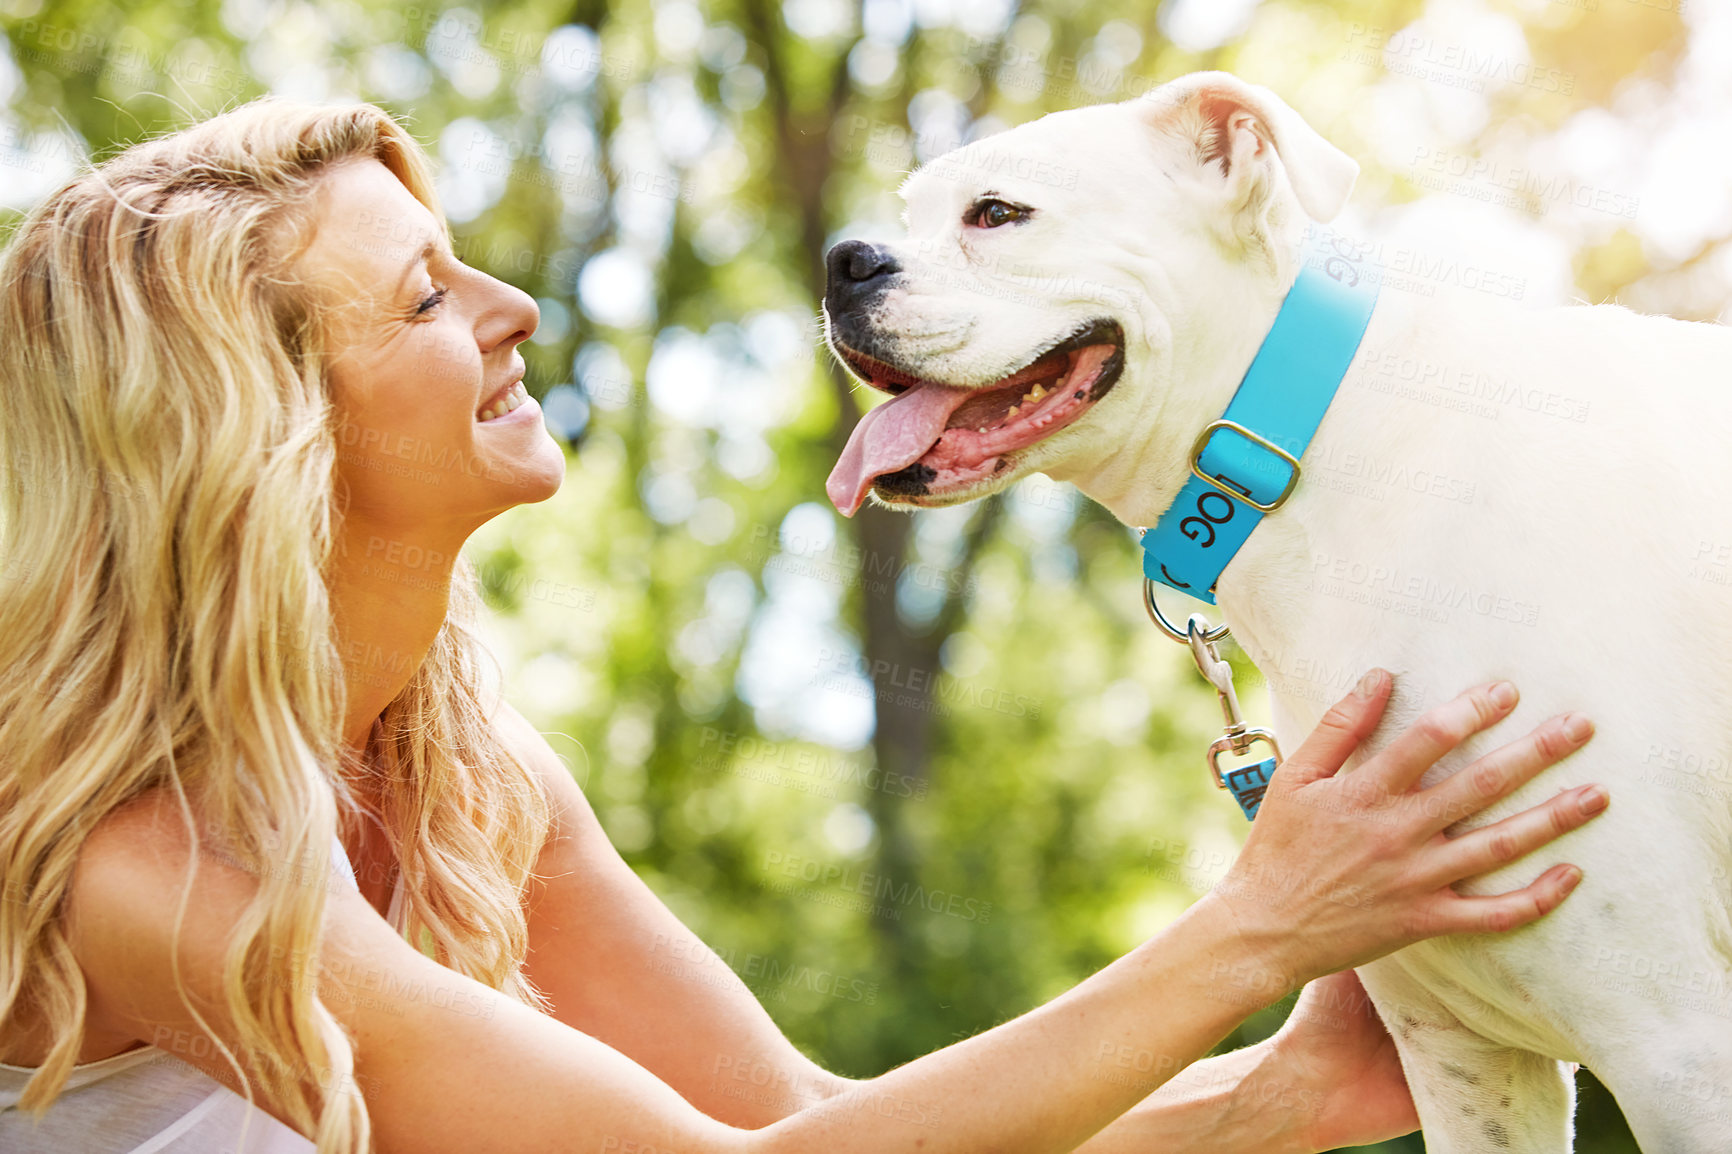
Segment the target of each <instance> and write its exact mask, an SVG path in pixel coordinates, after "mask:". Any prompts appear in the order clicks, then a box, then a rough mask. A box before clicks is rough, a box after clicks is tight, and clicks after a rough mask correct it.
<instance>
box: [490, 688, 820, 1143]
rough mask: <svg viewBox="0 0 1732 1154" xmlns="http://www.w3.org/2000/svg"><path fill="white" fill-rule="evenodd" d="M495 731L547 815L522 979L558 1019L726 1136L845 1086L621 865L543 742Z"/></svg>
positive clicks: (520, 732)
mask: <svg viewBox="0 0 1732 1154" xmlns="http://www.w3.org/2000/svg"><path fill="white" fill-rule="evenodd" d="M492 721H493V723H494V725H495V726H496V727H497V728H496V732H497V733H498V734H499V736H500V738H501V739H502V740H503V741H504V742H505V743H506V745H507V746H508V747H509V748H510V749H511V750H512V752H513V753H514V754H515V755H516V756H517V757H518V758H519V759H520V760H521V761H523V763H524V764H525V765H527V766H529V767H530V768H531V769H533V770H534V771H535V772H536V773H537V774H538V775H539V776H540V778H541V781H542V783H543V785H544V786H545V788H546V790H547V793H548V798H549V802H550V806H551V809H552V812H553V818H552V824H551V828H550V829H549V831H548V839H547V844H546V845H545V846H544V847H543V849H542V851H541V856H540V858H539V859H538V860H537V862H536V868H535V872H536V875H537V877H538V879H539V880H537V881H536V882H533V883H532V884H531V887H530V890H529V893H528V895H527V898H526V904H527V907H528V912H529V955H528V957H527V959H526V961H525V964H524V971H525V973H526V974H527V975H528V976H529V978H530V980H531V981H533V982H534V983H535V985H536V987H537V988H538V989H540V990H541V991H542V992H543V993H545V994H547V995H548V997H549V998H550V999H551V1000H552V1002H553V1004H554V1015H555V1016H556V1017H557V1018H558V1019H559V1020H560V1021H562V1022H564V1023H565V1024H567V1025H568V1026H572V1027H574V1028H576V1029H579V1030H582V1031H583V1032H584V1033H586V1034H589V1035H590V1036H591V1037H594V1038H597V1039H599V1040H601V1041H603V1042H606V1043H607V1044H608V1045H610V1046H612V1047H614V1048H615V1049H617V1050H619V1051H620V1052H621V1053H623V1054H626V1055H628V1056H629V1057H631V1058H632V1059H633V1060H634V1061H637V1062H639V1063H641V1064H642V1065H643V1066H645V1067H646V1068H648V1069H650V1070H653V1071H654V1072H655V1074H656V1075H657V1076H658V1077H659V1078H661V1079H662V1080H663V1081H664V1082H666V1083H667V1084H668V1085H669V1086H671V1087H673V1088H674V1089H675V1090H676V1091H678V1092H679V1094H680V1095H681V1096H682V1097H684V1098H685V1099H686V1100H687V1101H689V1102H691V1103H692V1104H693V1105H695V1106H697V1107H698V1108H699V1109H701V1110H703V1111H704V1112H705V1113H707V1114H709V1115H710V1116H711V1117H713V1118H718V1119H720V1120H722V1121H724V1122H728V1123H730V1124H732V1125H735V1126H742V1127H754V1126H763V1125H767V1124H768V1123H770V1122H773V1121H775V1120H776V1119H778V1118H783V1117H786V1116H787V1115H789V1114H792V1113H794V1112H795V1111H797V1110H800V1109H802V1108H803V1107H806V1106H809V1105H811V1104H812V1103H814V1102H817V1101H822V1100H823V1099H825V1098H827V1097H829V1096H831V1095H832V1094H835V1093H838V1092H840V1091H841V1090H843V1089H844V1088H846V1087H847V1086H849V1085H850V1084H851V1081H850V1079H847V1078H843V1077H840V1076H838V1075H835V1074H831V1073H830V1072H828V1071H827V1070H825V1069H824V1068H823V1067H821V1066H819V1065H818V1064H817V1063H816V1062H813V1061H812V1060H811V1059H810V1058H808V1057H806V1055H804V1054H802V1053H801V1052H800V1051H799V1049H798V1048H796V1047H795V1046H794V1044H793V1043H792V1042H790V1041H789V1040H788V1039H787V1037H786V1036H785V1035H784V1034H783V1033H782V1031H781V1030H780V1028H778V1027H777V1025H776V1023H775V1021H774V1020H773V1019H772V1018H771V1017H770V1015H769V1014H768V1013H767V1012H766V1011H765V1009H764V1007H763V1005H762V1003H760V1002H759V1001H758V999H757V998H756V997H755V996H754V995H753V994H752V991H751V990H750V989H749V988H747V986H746V983H745V982H744V981H742V980H741V979H740V977H739V976H738V974H736V973H735V972H734V970H733V969H732V968H731V967H730V966H729V965H728V964H727V963H726V962H725V961H723V960H722V958H721V957H720V956H719V955H717V953H716V951H714V950H713V949H711V948H710V947H709V946H708V945H706V944H705V943H704V942H703V940H702V939H700V938H699V937H698V936H697V935H696V934H695V933H693V932H692V931H691V930H689V929H687V928H686V926H685V924H684V923H682V922H681V921H680V920H679V918H678V917H676V916H675V915H674V913H673V911H672V910H670V909H668V907H667V906H666V905H665V904H663V902H662V900H661V899H660V898H658V897H657V896H656V895H655V893H654V892H653V891H651V889H650V888H649V887H648V886H647V885H645V884H644V882H643V879H641V878H639V877H638V876H637V874H636V873H634V872H633V871H632V869H631V867H630V866H628V865H626V863H625V861H624V859H622V858H621V857H620V855H619V851H618V850H616V849H614V847H613V845H612V844H611V843H610V842H609V841H608V840H607V834H606V833H605V832H603V830H602V828H601V824H600V823H599V822H598V821H596V818H595V813H594V811H593V810H591V809H590V805H589V801H588V800H587V799H586V798H585V797H584V796H583V791H582V790H580V789H579V788H578V786H577V783H576V782H575V781H573V780H572V777H571V773H570V772H569V771H568V770H567V769H566V768H565V765H564V763H563V762H561V761H560V760H559V757H558V755H557V754H555V753H554V751H553V749H552V747H551V746H549V745H548V743H547V739H546V738H544V737H543V736H542V735H541V734H540V733H538V732H537V731H536V729H535V727H534V726H533V725H531V724H530V723H529V721H528V720H526V719H525V718H524V717H523V715H522V714H521V713H519V712H518V711H517V710H516V709H515V708H513V707H512V706H511V705H510V703H509V702H503V701H502V702H501V703H500V707H499V709H498V710H497V711H496V712H495V714H494V716H493V718H492Z"/></svg>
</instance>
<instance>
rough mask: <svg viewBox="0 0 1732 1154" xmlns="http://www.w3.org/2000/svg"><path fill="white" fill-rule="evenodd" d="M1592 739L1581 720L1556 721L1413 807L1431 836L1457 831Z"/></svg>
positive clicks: (1574, 716) (1572, 716) (1426, 793)
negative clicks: (1419, 810)
mask: <svg viewBox="0 0 1732 1154" xmlns="http://www.w3.org/2000/svg"><path fill="white" fill-rule="evenodd" d="M1593 735H1594V725H1593V722H1591V721H1589V720H1588V719H1587V717H1586V716H1585V715H1583V714H1580V713H1566V714H1563V715H1562V716H1559V717H1554V718H1552V719H1551V720H1550V721H1547V722H1545V723H1544V724H1542V725H1540V726H1539V727H1537V728H1536V729H1534V731H1533V732H1531V733H1529V734H1528V735H1527V736H1526V737H1523V738H1521V739H1520V740H1519V741H1512V742H1510V743H1509V744H1508V745H1504V746H1500V747H1499V748H1497V749H1494V750H1492V751H1491V752H1490V753H1488V754H1486V755H1485V756H1484V757H1482V758H1480V759H1479V760H1478V761H1476V762H1474V763H1473V764H1472V765H1470V766H1468V767H1467V768H1466V769H1463V770H1462V771H1461V772H1460V773H1457V774H1454V775H1453V776H1451V777H1449V778H1448V779H1446V780H1444V781H1440V782H1438V783H1437V784H1436V785H1434V786H1432V787H1431V788H1430V789H1427V790H1422V791H1421V792H1419V793H1417V794H1415V795H1414V801H1415V802H1416V803H1417V804H1418V805H1419V806H1421V808H1422V809H1423V811H1424V813H1425V815H1426V817H1427V819H1428V820H1429V822H1430V827H1431V830H1433V831H1435V830H1440V829H1443V828H1445V827H1446V826H1450V825H1454V824H1455V823H1456V822H1458V821H1460V820H1461V819H1462V818H1465V817H1468V816H1470V815H1472V814H1475V813H1478V812H1479V811H1480V810H1482V809H1484V808H1485V807H1486V806H1488V805H1490V804H1491V803H1492V802H1494V801H1497V800H1498V799H1499V798H1503V797H1508V796H1509V795H1510V794H1512V793H1514V792H1515V791H1516V790H1517V789H1519V788H1521V787H1522V786H1524V785H1526V784H1527V783H1528V782H1530V781H1532V780H1533V779H1534V778H1535V777H1537V776H1538V775H1539V773H1540V772H1541V771H1542V770H1544V769H1547V768H1549V767H1551V766H1553V765H1556V764H1557V763H1558V762H1560V761H1562V760H1563V759H1564V758H1566V757H1568V756H1569V755H1570V754H1572V753H1574V752H1575V751H1576V750H1578V749H1580V748H1581V747H1582V746H1583V745H1585V744H1586V743H1587V740H1588V738H1590V737H1592V736H1593ZM1530 812H1532V811H1530ZM1500 824H1501V823H1500ZM1491 828H1494V829H1495V828H1496V827H1495V826H1493V827H1491Z"/></svg>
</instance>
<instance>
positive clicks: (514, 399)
mask: <svg viewBox="0 0 1732 1154" xmlns="http://www.w3.org/2000/svg"><path fill="white" fill-rule="evenodd" d="M528 399H529V393H528V391H527V390H526V389H524V387H523V382H522V381H518V382H517V383H516V384H515V385H512V386H511V390H510V391H509V392H507V393H506V394H505V396H504V398H503V399H501V400H497V401H495V402H493V404H491V405H489V406H488V407H487V408H485V409H482V410H481V419H482V420H483V421H491V420H493V419H494V418H496V417H503V416H504V415H505V414H506V413H509V412H511V411H512V410H513V409H515V408H517V406H519V405H521V404H522V403H523V402H524V401H527V400H528Z"/></svg>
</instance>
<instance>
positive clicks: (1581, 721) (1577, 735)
mask: <svg viewBox="0 0 1732 1154" xmlns="http://www.w3.org/2000/svg"><path fill="white" fill-rule="evenodd" d="M1593 732H1594V723H1593V722H1591V721H1589V720H1588V718H1587V715H1586V714H1583V713H1572V714H1570V715H1569V716H1568V717H1566V718H1564V736H1565V737H1567V738H1569V739H1570V740H1571V741H1577V742H1581V741H1586V740H1587V739H1588V735H1589V734H1591V733H1593Z"/></svg>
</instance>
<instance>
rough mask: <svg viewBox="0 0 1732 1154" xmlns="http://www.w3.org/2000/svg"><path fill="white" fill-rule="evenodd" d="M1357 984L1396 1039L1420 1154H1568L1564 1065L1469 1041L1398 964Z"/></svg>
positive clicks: (1372, 971)
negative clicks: (1420, 1135) (1419, 1133)
mask: <svg viewBox="0 0 1732 1154" xmlns="http://www.w3.org/2000/svg"><path fill="white" fill-rule="evenodd" d="M1359 979H1360V981H1361V982H1362V983H1364V986H1365V991H1366V993H1368V994H1370V995H1371V1001H1372V1004H1373V1005H1375V1006H1376V1007H1377V1012H1378V1015H1379V1016H1380V1017H1382V1019H1383V1024H1384V1026H1386V1027H1387V1028H1388V1030H1389V1032H1390V1034H1391V1035H1392V1036H1393V1037H1394V1038H1395V1048H1396V1050H1397V1051H1398V1052H1399V1053H1400V1055H1401V1067H1402V1070H1403V1072H1404V1073H1405V1074H1406V1075H1407V1087H1408V1089H1409V1090H1410V1091H1411V1092H1412V1093H1413V1101H1414V1104H1415V1105H1416V1106H1417V1107H1418V1108H1419V1124H1420V1126H1421V1128H1422V1129H1423V1131H1424V1134H1425V1149H1426V1154H1486V1152H1488V1151H1494V1152H1496V1154H1567V1151H1569V1149H1570V1148H1571V1145H1572V1144H1573V1142H1574V1138H1575V1108H1576V1084H1575V1079H1574V1077H1573V1076H1572V1075H1571V1071H1570V1069H1569V1067H1568V1066H1567V1065H1565V1064H1564V1063H1562V1062H1559V1061H1556V1060H1554V1059H1551V1058H1545V1057H1541V1056H1540V1055H1538V1054H1535V1053H1531V1052H1529V1051H1527V1050H1513V1049H1510V1048H1509V1047H1507V1046H1502V1045H1499V1044H1498V1043H1496V1042H1493V1041H1490V1040H1489V1039H1486V1038H1483V1037H1481V1036H1480V1035H1478V1034H1476V1033H1474V1032H1473V1031H1472V1030H1470V1029H1468V1028H1467V1027H1466V1026H1464V1025H1462V1023H1461V1021H1460V1019H1458V1018H1457V1017H1456V1016H1455V1015H1454V1014H1453V1013H1451V1012H1450V1011H1449V1010H1448V1009H1447V1008H1446V1007H1445V1006H1444V1005H1443V1003H1441V1002H1440V1001H1438V1000H1437V999H1436V998H1434V997H1432V996H1431V995H1430V994H1428V993H1427V992H1426V991H1425V989H1424V988H1423V987H1422V986H1420V984H1419V983H1418V982H1416V981H1414V980H1413V979H1412V978H1411V977H1410V976H1409V975H1408V974H1407V973H1406V972H1405V971H1404V970H1403V969H1402V967H1401V964H1400V961H1399V959H1398V957H1389V958H1380V959H1378V960H1377V961H1375V962H1372V963H1370V964H1369V965H1366V966H1362V967H1360V969H1359Z"/></svg>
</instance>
